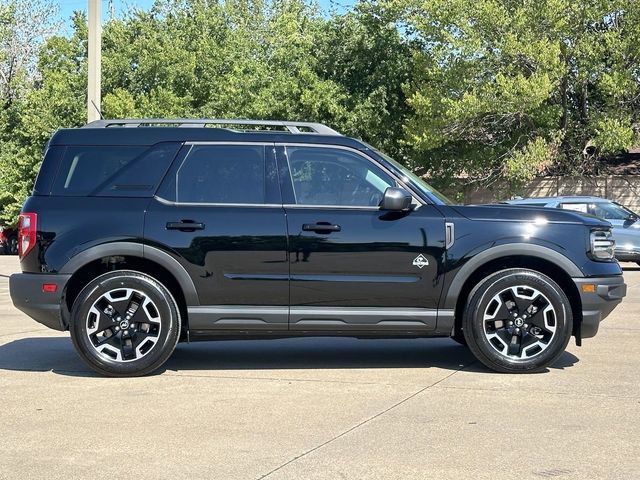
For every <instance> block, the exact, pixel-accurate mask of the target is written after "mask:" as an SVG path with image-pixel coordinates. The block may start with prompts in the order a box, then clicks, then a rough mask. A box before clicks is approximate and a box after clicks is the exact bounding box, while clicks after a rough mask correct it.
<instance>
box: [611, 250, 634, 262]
mask: <svg viewBox="0 0 640 480" xmlns="http://www.w3.org/2000/svg"><path fill="white" fill-rule="evenodd" d="M614 255H615V257H616V260H618V261H619V262H640V250H622V249H616V250H615V252H614Z"/></svg>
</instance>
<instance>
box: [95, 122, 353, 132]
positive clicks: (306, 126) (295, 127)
mask: <svg viewBox="0 0 640 480" xmlns="http://www.w3.org/2000/svg"><path fill="white" fill-rule="evenodd" d="M156 125H170V126H177V127H206V126H207V125H225V126H228V127H232V126H239V125H252V126H260V127H281V128H284V129H286V130H287V131H288V132H289V133H295V134H300V133H303V134H304V133H316V134H319V135H340V136H341V135H342V134H341V133H339V132H336V131H335V130H334V129H332V128H329V127H327V126H326V125H323V124H322V123H313V122H289V121H283V120H244V119H224V118H203V119H200V118H175V119H172V118H138V119H122V120H118V119H114V120H96V121H94V122H91V123H88V124H86V125H85V126H84V127H83V128H110V127H153V126H156ZM231 130H235V129H233V128H231Z"/></svg>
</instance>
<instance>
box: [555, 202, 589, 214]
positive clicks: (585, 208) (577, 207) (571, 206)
mask: <svg viewBox="0 0 640 480" xmlns="http://www.w3.org/2000/svg"><path fill="white" fill-rule="evenodd" d="M560 208H562V209H564V210H573V211H574V212H582V213H589V205H587V204H586V203H562V204H560Z"/></svg>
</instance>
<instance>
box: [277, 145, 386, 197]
mask: <svg viewBox="0 0 640 480" xmlns="http://www.w3.org/2000/svg"><path fill="white" fill-rule="evenodd" d="M287 156H288V158H289V168H290V170H291V178H292V181H293V189H294V191H295V196H296V203H297V204H299V205H340V206H359V207H360V206H362V207H375V206H378V205H379V204H380V201H381V200H382V197H383V195H384V191H385V190H386V189H387V187H391V186H394V185H395V182H394V181H393V179H392V178H391V177H390V176H389V175H387V174H386V173H385V172H384V171H382V169H380V168H379V167H378V166H377V165H375V164H374V163H373V162H371V161H369V160H367V159H366V158H364V157H362V156H360V155H357V154H355V153H351V152H348V151H345V150H341V149H336V148H312V147H287Z"/></svg>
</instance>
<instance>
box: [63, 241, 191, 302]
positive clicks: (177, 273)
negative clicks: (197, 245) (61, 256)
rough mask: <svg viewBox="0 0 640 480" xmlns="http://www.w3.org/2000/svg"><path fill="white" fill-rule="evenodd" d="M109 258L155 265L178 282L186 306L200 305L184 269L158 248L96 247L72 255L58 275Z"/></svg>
mask: <svg viewBox="0 0 640 480" xmlns="http://www.w3.org/2000/svg"><path fill="white" fill-rule="evenodd" d="M110 256H129V257H139V258H144V259H146V260H151V261H152V262H154V263H157V264H158V265H160V266H161V267H163V268H165V269H166V270H167V271H168V272H169V273H171V275H173V276H174V277H175V279H176V280H177V281H178V284H179V285H180V287H181V288H182V293H183V294H184V299H185V301H186V302H187V305H188V306H198V305H200V301H199V299H198V292H197V290H196V287H195V285H194V284H193V280H192V279H191V276H189V274H188V273H187V271H186V270H185V268H184V267H183V266H182V265H181V264H180V263H179V262H178V261H177V260H176V259H175V258H173V257H172V256H171V255H169V254H168V253H166V252H164V251H162V250H160V249H159V248H156V247H151V246H149V245H143V244H141V243H134V242H113V243H104V244H102V245H96V246H94V247H91V248H88V249H86V250H83V251H82V252H80V253H78V254H77V255H74V256H73V257H72V258H71V259H70V260H69V261H68V262H67V263H66V264H65V265H64V266H63V267H62V268H61V269H60V273H61V274H74V273H75V272H76V271H78V269H80V268H82V267H83V266H85V265H86V264H88V263H91V262H93V261H94V260H98V259H100V258H103V257H110Z"/></svg>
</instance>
